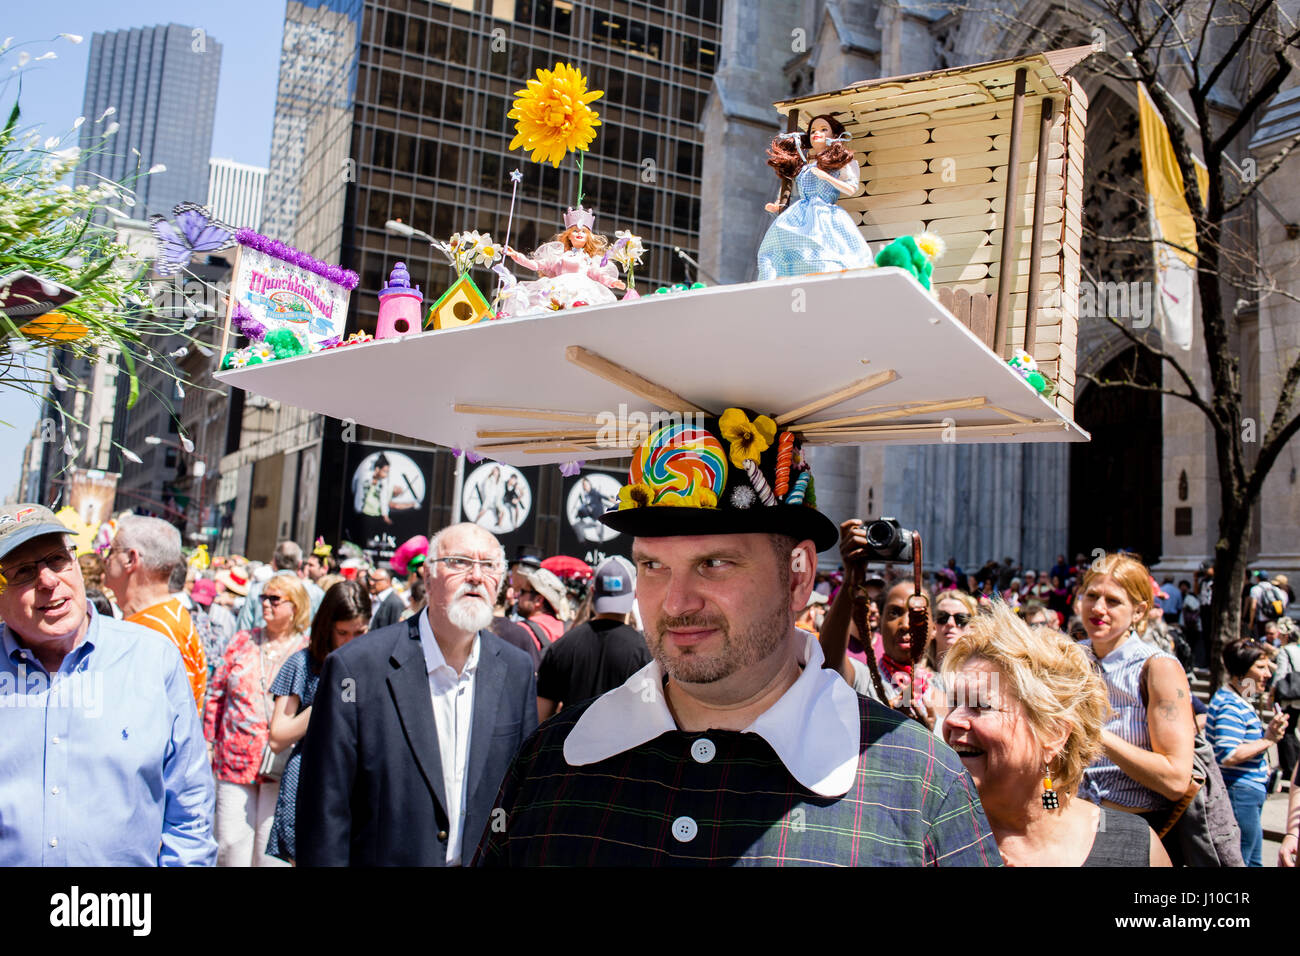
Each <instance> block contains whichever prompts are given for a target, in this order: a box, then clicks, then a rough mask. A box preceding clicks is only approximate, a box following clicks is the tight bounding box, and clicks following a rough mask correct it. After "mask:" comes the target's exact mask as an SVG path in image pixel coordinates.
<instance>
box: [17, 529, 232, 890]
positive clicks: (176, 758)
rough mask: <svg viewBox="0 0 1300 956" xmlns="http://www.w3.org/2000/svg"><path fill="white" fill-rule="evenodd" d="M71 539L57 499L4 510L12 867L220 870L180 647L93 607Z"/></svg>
mask: <svg viewBox="0 0 1300 956" xmlns="http://www.w3.org/2000/svg"><path fill="white" fill-rule="evenodd" d="M69 534H70V532H69V531H68V529H67V528H65V527H64V526H63V525H62V524H60V523H59V521H58V519H56V518H55V517H54V514H53V513H52V512H51V511H50V510H49V509H48V508H44V507H41V506H40V505H36V504H18V505H5V506H3V507H0V620H3V622H4V623H3V625H0V711H2V712H3V713H4V716H3V718H0V720H2V722H3V726H4V731H5V732H4V733H3V734H0V767H5V768H8V770H7V771H6V772H4V773H0V821H3V839H0V866H196V865H198V866H204V865H206V866H210V865H212V864H213V863H214V862H215V861H216V855H217V845H216V843H215V842H214V841H213V839H212V815H213V803H214V796H213V784H212V771H211V769H210V768H209V766H208V761H207V750H206V747H205V745H204V740H203V728H202V725H201V724H200V722H199V715H198V711H197V710H196V708H195V706H194V697H193V695H192V693H191V690H190V683H189V680H188V678H187V676H186V673H185V667H184V665H183V664H182V662H181V655H180V652H179V651H178V650H177V649H176V647H175V645H173V644H172V643H170V642H169V641H167V640H164V639H163V638H162V637H160V636H159V635H158V634H156V633H154V632H153V631H150V630H148V629H147V628H144V627H141V626H139V625H137V624H130V623H127V622H125V621H117V620H114V619H113V618H111V617H102V616H100V615H99V614H98V613H97V612H96V611H95V610H94V608H93V607H89V606H88V605H87V603H86V590H85V584H84V582H83V581H82V578H81V568H80V566H79V565H78V563H77V561H76V558H75V555H74V552H73V549H72V544H71V539H70V537H69Z"/></svg>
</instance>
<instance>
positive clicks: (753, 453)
mask: <svg viewBox="0 0 1300 956" xmlns="http://www.w3.org/2000/svg"><path fill="white" fill-rule="evenodd" d="M718 430H719V431H721V432H722V437H723V438H725V439H727V441H729V442H731V463H732V464H733V465H735V466H736V467H737V468H744V467H745V460H746V459H749V460H750V461H753V462H756V463H757V462H758V461H760V460H761V459H762V457H763V452H765V451H767V449H768V447H769V446H770V445H771V444H772V442H773V440H775V438H776V422H774V421H772V419H770V418H768V417H767V416H766V415H759V416H758V417H756V418H755V419H754V420H753V421H752V422H751V421H750V420H749V416H748V415H746V414H745V413H744V412H742V411H741V410H740V409H739V408H728V409H727V410H726V411H725V412H723V413H722V417H721V418H719V419H718Z"/></svg>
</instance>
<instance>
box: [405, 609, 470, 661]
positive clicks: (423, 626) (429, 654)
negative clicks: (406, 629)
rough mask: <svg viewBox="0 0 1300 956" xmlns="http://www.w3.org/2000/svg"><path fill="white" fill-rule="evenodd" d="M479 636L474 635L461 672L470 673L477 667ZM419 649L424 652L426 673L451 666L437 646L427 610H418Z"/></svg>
mask: <svg viewBox="0 0 1300 956" xmlns="http://www.w3.org/2000/svg"><path fill="white" fill-rule="evenodd" d="M480 643H481V641H480V640H479V636H478V635H477V634H475V635H474V644H473V646H472V647H471V648H470V650H469V657H468V658H466V659H465V667H464V669H463V670H462V671H461V674H462V675H464V674H472V673H474V671H475V670H476V669H477V668H478V650H479V644H480ZM420 650H422V651H423V652H424V666H425V670H426V672H427V673H430V674H432V673H433V672H434V671H436V670H437V669H438V668H440V667H451V665H450V664H448V663H447V658H446V657H445V656H443V653H442V648H441V647H439V646H438V639H437V638H436V637H434V636H433V625H431V624H430V623H429V612H428V611H427V610H425V611H421V612H420Z"/></svg>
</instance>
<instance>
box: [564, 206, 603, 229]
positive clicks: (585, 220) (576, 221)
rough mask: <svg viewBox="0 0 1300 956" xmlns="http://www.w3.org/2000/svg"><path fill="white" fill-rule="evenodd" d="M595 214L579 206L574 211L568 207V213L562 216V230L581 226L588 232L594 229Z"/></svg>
mask: <svg viewBox="0 0 1300 956" xmlns="http://www.w3.org/2000/svg"><path fill="white" fill-rule="evenodd" d="M595 225H596V214H595V213H594V212H592V211H591V210H590V209H584V208H583V207H582V206H579V207H578V208H577V209H574V208H573V207H572V206H570V207H569V211H568V212H566V213H565V214H564V228H565V229H572V228H573V227H574V226H581V227H582V228H583V229H586V230H588V231H590V230H591V229H593V228H595Z"/></svg>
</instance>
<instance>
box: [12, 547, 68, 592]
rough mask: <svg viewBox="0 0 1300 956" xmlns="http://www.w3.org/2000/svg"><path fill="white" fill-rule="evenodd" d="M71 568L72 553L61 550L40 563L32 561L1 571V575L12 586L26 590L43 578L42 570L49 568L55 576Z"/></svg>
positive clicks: (44, 558) (47, 556) (42, 559)
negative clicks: (28, 586)
mask: <svg viewBox="0 0 1300 956" xmlns="http://www.w3.org/2000/svg"><path fill="white" fill-rule="evenodd" d="M70 567H72V552H71V551H69V550H67V549H60V550H58V551H54V552H51V553H50V554H47V555H46V556H45V557H43V558H41V559H40V560H38V561H31V562H28V563H27V564H20V565H18V566H17V567H15V568H10V569H3V570H0V574H3V575H4V579H5V581H7V582H8V583H9V585H10V586H12V587H16V588H25V587H27V585H29V584H32V583H34V582H35V581H36V579H37V578H39V577H40V576H41V568H49V569H50V570H51V571H53V572H54V573H55V574H63V573H64V572H65V571H67V570H68V569H69V568H70Z"/></svg>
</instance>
